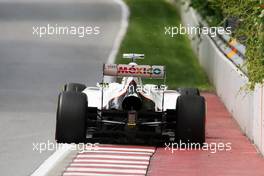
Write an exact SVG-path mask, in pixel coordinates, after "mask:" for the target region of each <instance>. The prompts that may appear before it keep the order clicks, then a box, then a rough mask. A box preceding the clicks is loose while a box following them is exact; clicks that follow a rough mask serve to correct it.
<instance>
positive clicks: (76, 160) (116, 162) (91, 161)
mask: <svg viewBox="0 0 264 176" xmlns="http://www.w3.org/2000/svg"><path fill="white" fill-rule="evenodd" d="M73 162H80V163H112V164H114V163H115V164H144V165H148V164H149V162H148V161H126V160H108V159H107V160H96V159H74V160H73Z"/></svg>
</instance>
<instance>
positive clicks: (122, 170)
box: [66, 167, 147, 174]
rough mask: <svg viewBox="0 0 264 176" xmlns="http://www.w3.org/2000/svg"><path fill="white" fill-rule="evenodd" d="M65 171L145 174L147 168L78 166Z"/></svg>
mask: <svg viewBox="0 0 264 176" xmlns="http://www.w3.org/2000/svg"><path fill="white" fill-rule="evenodd" d="M67 171H76V172H90V173H91V172H108V173H125V174H130V173H131V174H146V171H147V170H142V169H105V168H80V167H68V168H67V169H66V172H67Z"/></svg>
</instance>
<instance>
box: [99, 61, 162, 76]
mask: <svg viewBox="0 0 264 176" xmlns="http://www.w3.org/2000/svg"><path fill="white" fill-rule="evenodd" d="M103 75H104V76H116V77H141V78H154V79H164V78H165V76H166V74H165V66H161V65H153V66H150V65H126V64H104V68H103Z"/></svg>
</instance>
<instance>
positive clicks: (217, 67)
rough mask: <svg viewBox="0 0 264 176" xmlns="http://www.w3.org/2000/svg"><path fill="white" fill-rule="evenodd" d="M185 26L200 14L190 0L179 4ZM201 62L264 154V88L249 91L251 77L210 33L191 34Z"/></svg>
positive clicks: (228, 107)
mask: <svg viewBox="0 0 264 176" xmlns="http://www.w3.org/2000/svg"><path fill="white" fill-rule="evenodd" d="M178 8H179V10H180V12H181V15H182V20H183V23H184V25H185V26H188V25H189V26H198V24H199V21H200V20H201V18H200V16H199V15H198V14H197V13H196V12H195V11H194V10H193V9H192V8H190V7H188V4H187V3H185V4H180V3H179V4H178ZM189 37H190V39H191V43H192V47H193V49H194V51H195V52H196V54H197V55H198V57H199V62H200V64H201V65H202V67H203V68H204V70H205V71H206V73H207V75H208V77H209V79H210V81H211V83H212V84H213V85H214V86H215V88H216V93H217V95H218V96H219V97H220V98H221V99H222V101H223V103H224V104H225V106H226V108H227V109H228V110H229V112H230V113H231V114H232V115H233V117H234V119H235V120H236V121H237V122H238V124H239V125H240V127H241V129H242V131H243V132H244V133H245V134H246V135H247V136H248V137H249V139H251V140H252V142H253V143H254V144H256V146H257V148H258V149H259V150H260V151H261V153H262V154H263V155H264V89H263V85H262V86H260V85H258V86H257V87H256V89H255V90H254V91H251V92H250V91H247V90H246V84H247V83H248V78H247V76H246V75H244V74H243V73H242V72H241V71H240V70H239V69H238V68H237V67H236V66H235V65H234V64H233V63H232V62H231V61H230V60H229V59H228V58H227V57H226V56H225V55H224V54H223V53H222V52H221V51H219V49H218V47H217V46H216V45H215V43H214V42H213V41H212V39H211V38H210V37H209V36H208V35H201V38H200V39H199V38H198V37H197V36H195V35H192V36H189Z"/></svg>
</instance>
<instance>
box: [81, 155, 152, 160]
mask: <svg viewBox="0 0 264 176" xmlns="http://www.w3.org/2000/svg"><path fill="white" fill-rule="evenodd" d="M76 157H77V158H109V159H127V160H128V159H131V160H147V161H148V160H149V159H150V157H149V156H126V155H123V156H122V155H119V156H115V155H82V154H79V155H77V156H76Z"/></svg>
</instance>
